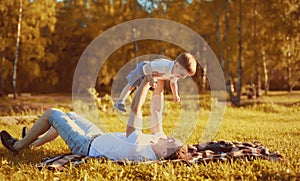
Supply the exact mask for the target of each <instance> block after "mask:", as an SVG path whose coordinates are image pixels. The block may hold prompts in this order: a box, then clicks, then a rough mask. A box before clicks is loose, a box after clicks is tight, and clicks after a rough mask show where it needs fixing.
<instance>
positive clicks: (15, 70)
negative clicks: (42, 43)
mask: <svg viewBox="0 0 300 181" xmlns="http://www.w3.org/2000/svg"><path fill="white" fill-rule="evenodd" d="M22 5H23V2H22V0H20V8H19V20H18V34H17V42H16V55H15V61H14V72H13V78H12V83H13V88H14V99H16V98H17V64H18V57H19V44H20V33H21V22H22V10H23V7H22Z"/></svg>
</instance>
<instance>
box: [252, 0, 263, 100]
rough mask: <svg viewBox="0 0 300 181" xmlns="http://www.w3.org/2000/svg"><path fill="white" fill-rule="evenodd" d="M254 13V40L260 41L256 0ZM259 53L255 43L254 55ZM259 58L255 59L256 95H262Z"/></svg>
mask: <svg viewBox="0 0 300 181" xmlns="http://www.w3.org/2000/svg"><path fill="white" fill-rule="evenodd" d="M253 14H254V22H253V24H254V42H258V41H257V19H256V0H254V8H253ZM257 54H258V48H257V43H255V45H254V55H257ZM259 70H260V68H259V60H258V59H257V58H256V59H255V80H256V86H255V89H256V91H255V92H256V95H255V96H256V97H259V96H260V92H259V91H260V90H261V80H260V75H259Z"/></svg>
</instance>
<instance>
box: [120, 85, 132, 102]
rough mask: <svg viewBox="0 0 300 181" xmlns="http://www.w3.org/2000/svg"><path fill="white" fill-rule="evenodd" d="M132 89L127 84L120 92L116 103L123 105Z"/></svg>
mask: <svg viewBox="0 0 300 181" xmlns="http://www.w3.org/2000/svg"><path fill="white" fill-rule="evenodd" d="M133 89H134V87H131V86H130V85H129V84H127V85H126V86H125V87H124V88H123V89H122V91H121V94H120V97H119V100H118V102H120V103H122V104H124V102H125V100H126V99H127V97H128V96H129V95H130V93H131V91H132V90H133Z"/></svg>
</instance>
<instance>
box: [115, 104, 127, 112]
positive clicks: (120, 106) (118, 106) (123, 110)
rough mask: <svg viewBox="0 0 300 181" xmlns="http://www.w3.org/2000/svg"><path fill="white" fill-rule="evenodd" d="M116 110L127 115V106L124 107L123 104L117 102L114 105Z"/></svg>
mask: <svg viewBox="0 0 300 181" xmlns="http://www.w3.org/2000/svg"><path fill="white" fill-rule="evenodd" d="M114 108H115V109H116V110H118V111H121V112H124V113H126V109H125V105H124V104H123V103H121V102H116V103H115V104H114Z"/></svg>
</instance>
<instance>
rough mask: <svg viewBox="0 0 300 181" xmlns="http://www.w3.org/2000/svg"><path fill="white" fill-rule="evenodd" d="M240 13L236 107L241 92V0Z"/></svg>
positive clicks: (238, 103) (239, 100) (240, 3)
mask: <svg viewBox="0 0 300 181" xmlns="http://www.w3.org/2000/svg"><path fill="white" fill-rule="evenodd" d="M239 6H240V12H239V25H238V44H239V54H238V82H237V95H236V96H237V97H236V100H235V104H236V105H240V102H241V91H242V49H243V47H242V0H240V2H239Z"/></svg>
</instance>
